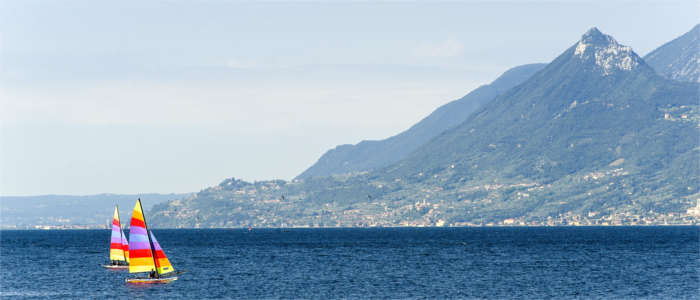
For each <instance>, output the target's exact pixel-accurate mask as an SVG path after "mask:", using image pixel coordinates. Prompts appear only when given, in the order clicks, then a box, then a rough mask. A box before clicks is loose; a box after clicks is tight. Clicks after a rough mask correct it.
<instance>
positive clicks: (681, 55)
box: [644, 24, 700, 82]
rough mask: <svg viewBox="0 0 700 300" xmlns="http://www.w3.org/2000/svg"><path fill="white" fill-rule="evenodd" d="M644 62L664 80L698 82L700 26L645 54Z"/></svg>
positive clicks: (699, 73)
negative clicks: (664, 78)
mask: <svg viewBox="0 0 700 300" xmlns="http://www.w3.org/2000/svg"><path fill="white" fill-rule="evenodd" d="M644 60H645V61H646V62H647V63H648V64H649V65H650V66H651V67H652V68H654V70H656V72H658V73H659V74H661V76H664V77H666V78H669V79H673V80H679V81H690V82H700V24H698V25H695V27H693V29H691V30H690V31H688V32H687V33H685V34H684V35H682V36H680V37H678V38H676V39H674V40H672V41H670V42H668V43H666V44H664V45H663V46H661V47H659V48H657V49H656V50H654V51H652V52H651V53H649V54H647V56H645V57H644Z"/></svg>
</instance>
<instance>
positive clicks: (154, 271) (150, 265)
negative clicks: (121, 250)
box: [126, 199, 177, 283]
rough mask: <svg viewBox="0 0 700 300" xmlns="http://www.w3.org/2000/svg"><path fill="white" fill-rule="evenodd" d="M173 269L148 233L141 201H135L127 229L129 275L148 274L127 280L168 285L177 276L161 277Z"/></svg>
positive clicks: (154, 239)
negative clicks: (144, 276) (146, 276)
mask: <svg viewBox="0 0 700 300" xmlns="http://www.w3.org/2000/svg"><path fill="white" fill-rule="evenodd" d="M174 271H175V269H174V268H173V266H172V265H171V264H170V261H169V260H168V258H167V257H166V256H165V252H163V248H161V247H160V244H158V240H156V237H155V235H153V232H149V231H148V226H147V225H146V218H145V217H144V214H143V208H142V206H141V199H139V200H137V201H136V205H135V206H134V213H133V214H132V215H131V227H130V229H129V273H148V275H149V276H148V278H127V279H126V282H129V283H168V282H171V281H173V280H177V276H174V275H172V274H169V275H171V276H163V275H165V274H168V273H171V272H174Z"/></svg>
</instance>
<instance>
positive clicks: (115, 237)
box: [109, 206, 126, 261]
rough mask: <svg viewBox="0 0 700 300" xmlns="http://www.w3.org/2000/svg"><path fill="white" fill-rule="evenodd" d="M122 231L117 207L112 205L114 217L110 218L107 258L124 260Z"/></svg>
mask: <svg viewBox="0 0 700 300" xmlns="http://www.w3.org/2000/svg"><path fill="white" fill-rule="evenodd" d="M123 236H124V233H123V232H122V228H121V224H120V223H119V209H118V208H117V207H116V206H115V207H114V218H113V219H112V237H111V240H110V245H109V260H118V261H126V255H125V254H124V247H123V246H122V244H123V241H124V240H125V239H124V238H123Z"/></svg>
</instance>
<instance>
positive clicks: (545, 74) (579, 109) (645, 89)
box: [151, 28, 700, 227]
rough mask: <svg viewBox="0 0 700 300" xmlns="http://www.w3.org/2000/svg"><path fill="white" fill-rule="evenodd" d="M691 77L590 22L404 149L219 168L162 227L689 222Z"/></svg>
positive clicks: (699, 167) (162, 217) (694, 145)
mask: <svg viewBox="0 0 700 300" xmlns="http://www.w3.org/2000/svg"><path fill="white" fill-rule="evenodd" d="M699 93H700V84H698V83H694V82H679V81H674V80H669V79H666V78H664V77H662V76H660V75H658V74H657V73H656V72H655V71H654V70H653V69H652V68H651V67H650V66H649V65H648V64H647V63H646V62H645V61H644V60H643V59H642V58H640V57H639V56H638V55H637V54H636V53H635V52H634V51H633V50H632V49H631V48H630V47H627V46H624V45H620V44H619V43H618V42H617V41H616V40H615V39H614V38H612V37H611V36H608V35H605V34H603V33H601V32H600V31H599V30H598V29H596V28H592V29H591V30H589V31H587V32H586V33H585V34H584V35H583V36H582V37H581V38H580V40H579V41H577V42H576V43H575V44H573V45H572V46H571V47H570V48H568V49H567V50H565V51H564V52H563V53H562V54H561V55H559V56H558V57H557V58H556V59H554V60H553V61H552V62H551V63H549V64H548V65H547V66H546V67H544V68H543V69H541V70H539V71H538V72H536V73H535V74H534V75H532V76H531V77H529V78H528V79H527V80H525V81H524V82H523V83H521V84H519V85H517V86H514V87H513V88H511V89H509V90H508V91H506V92H503V93H501V94H500V95H499V96H496V97H495V98H494V99H493V100H491V101H489V102H488V103H486V104H484V105H482V106H481V107H480V108H478V109H477V110H476V111H475V112H474V113H472V114H471V115H470V116H469V117H468V118H467V119H466V120H465V121H464V122H462V123H460V124H459V125H457V126H454V127H452V128H451V129H448V130H446V131H444V132H443V133H442V134H440V135H438V136H437V137H435V138H433V139H431V140H430V141H428V142H427V143H425V144H424V145H422V146H420V147H419V148H418V149H416V150H415V151H413V152H411V153H410V154H409V155H408V156H406V157H405V158H404V159H402V160H400V161H398V162H396V163H394V164H391V165H389V166H386V167H383V168H378V169H375V170H373V171H370V172H364V173H359V174H343V175H333V176H328V177H310V178H305V179H299V180H294V181H291V182H286V181H281V180H277V181H262V182H254V183H248V182H244V181H241V180H236V179H233V178H232V179H227V180H224V181H223V182H221V183H220V184H219V185H217V186H214V187H211V188H207V189H204V190H202V191H200V192H199V193H196V194H194V195H192V196H191V197H187V198H184V199H180V200H176V201H171V202H168V203H163V204H159V205H156V206H155V207H154V208H153V213H152V214H151V215H152V216H153V217H152V218H153V222H152V223H154V224H157V225H156V226H161V227H238V226H248V225H252V226H256V227H257V226H260V227H286V226H461V225H471V224H477V225H488V224H503V225H507V224H534V225H543V224H588V225H606V224H665V223H675V224H681V223H682V224H693V223H695V224H700V216H698V215H697V214H695V213H694V212H693V211H694V210H691V209H689V208H691V207H695V205H696V203H697V201H698V199H700V145H699V140H698V136H700V126H699V125H698V124H700V105H699V104H698V101H697V99H698V98H699V97H700V94H699Z"/></svg>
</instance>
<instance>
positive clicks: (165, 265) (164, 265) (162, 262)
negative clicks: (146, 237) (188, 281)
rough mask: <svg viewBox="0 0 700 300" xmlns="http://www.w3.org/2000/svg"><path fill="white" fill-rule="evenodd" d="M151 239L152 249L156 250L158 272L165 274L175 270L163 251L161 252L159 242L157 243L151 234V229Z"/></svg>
mask: <svg viewBox="0 0 700 300" xmlns="http://www.w3.org/2000/svg"><path fill="white" fill-rule="evenodd" d="M151 241H152V242H153V249H154V250H155V252H156V266H158V273H159V274H165V273H170V272H172V271H175V269H174V268H173V265H171V264H170V261H169V260H168V258H167V257H166V256H165V252H163V248H161V247H160V244H158V241H157V240H156V236H155V235H153V231H151Z"/></svg>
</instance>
